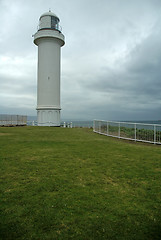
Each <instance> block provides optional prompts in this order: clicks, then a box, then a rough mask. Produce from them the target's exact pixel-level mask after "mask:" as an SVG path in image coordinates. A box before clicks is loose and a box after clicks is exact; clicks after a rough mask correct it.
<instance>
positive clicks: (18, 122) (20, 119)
mask: <svg viewBox="0 0 161 240" xmlns="http://www.w3.org/2000/svg"><path fill="white" fill-rule="evenodd" d="M23 125H27V116H22V115H8V114H0V126H23Z"/></svg>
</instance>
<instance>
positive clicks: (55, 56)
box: [34, 11, 65, 126]
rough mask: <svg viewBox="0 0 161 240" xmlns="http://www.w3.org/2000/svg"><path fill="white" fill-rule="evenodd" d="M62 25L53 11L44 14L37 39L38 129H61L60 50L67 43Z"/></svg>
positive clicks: (35, 39) (35, 40)
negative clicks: (57, 127) (53, 127)
mask: <svg viewBox="0 0 161 240" xmlns="http://www.w3.org/2000/svg"><path fill="white" fill-rule="evenodd" d="M59 21H60V20H59V18H58V17H57V16H56V15H55V14H54V13H52V12H51V11H49V12H46V13H44V14H42V15H41V16H40V19H39V27H38V31H37V32H36V33H35V35H34V43H35V44H36V45H37V46H38V76H37V122H38V126H60V110H61V107H60V48H61V47H62V46H63V45H64V44H65V42H64V35H63V34H62V33H61V28H60V26H59Z"/></svg>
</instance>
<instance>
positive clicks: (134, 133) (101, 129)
mask: <svg viewBox="0 0 161 240" xmlns="http://www.w3.org/2000/svg"><path fill="white" fill-rule="evenodd" d="M93 131H94V132H95V133H99V134H103V135H107V136H111V137H116V138H122V139H127V140H134V141H140V142H147V143H154V144H161V125H159V124H145V123H131V122H114V121H104V120H94V121H93Z"/></svg>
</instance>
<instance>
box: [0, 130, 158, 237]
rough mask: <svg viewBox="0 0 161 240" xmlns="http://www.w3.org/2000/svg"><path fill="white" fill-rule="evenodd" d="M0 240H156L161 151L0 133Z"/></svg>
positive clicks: (37, 133)
mask: <svg viewBox="0 0 161 240" xmlns="http://www.w3.org/2000/svg"><path fill="white" fill-rule="evenodd" d="M0 169H1V170H0V181H1V185H0V186H1V187H0V191H1V196H0V211H1V212H0V228H1V229H0V239H5V240H8V239H16V240H17V239H21V240H23V239H25V240H26V239H34V240H46V239H58V240H59V239H63V240H64V239H76V240H77V239H78V240H82V239H83V240H88V239H94V240H97V239H101V240H102V239H110V240H111V239H112V240H117V239H122V240H127V239H129V240H134V239H135V240H136V239H138V240H142V239H143V240H147V239H149V240H157V239H158V240H160V239H161V146H154V145H150V144H141V143H134V142H128V141H124V140H119V139H114V138H110V137H106V136H102V135H98V134H95V133H93V132H92V129H84V128H73V129H69V128H50V127H13V128H7V127H3V128H0Z"/></svg>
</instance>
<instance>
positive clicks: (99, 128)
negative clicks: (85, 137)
mask: <svg viewBox="0 0 161 240" xmlns="http://www.w3.org/2000/svg"><path fill="white" fill-rule="evenodd" d="M98 131H99V132H101V121H99V127H98Z"/></svg>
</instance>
